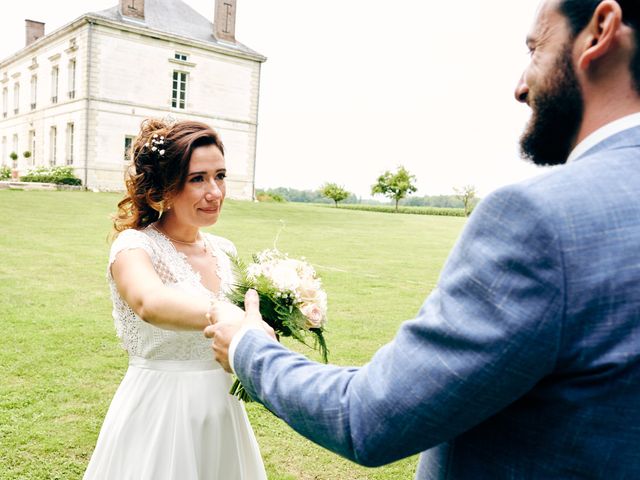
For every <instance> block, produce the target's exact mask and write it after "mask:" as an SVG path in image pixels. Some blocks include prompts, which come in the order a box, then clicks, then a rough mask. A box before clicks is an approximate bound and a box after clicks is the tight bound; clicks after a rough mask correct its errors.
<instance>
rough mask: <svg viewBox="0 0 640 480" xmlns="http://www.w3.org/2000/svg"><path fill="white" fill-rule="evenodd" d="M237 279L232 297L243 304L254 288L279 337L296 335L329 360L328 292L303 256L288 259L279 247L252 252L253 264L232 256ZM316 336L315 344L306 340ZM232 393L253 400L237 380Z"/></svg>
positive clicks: (239, 303) (243, 398)
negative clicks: (326, 333) (324, 333)
mask: <svg viewBox="0 0 640 480" xmlns="http://www.w3.org/2000/svg"><path fill="white" fill-rule="evenodd" d="M231 262H232V264H233V266H234V270H235V273H236V281H235V284H234V286H233V288H232V290H231V292H230V293H229V295H228V298H229V300H230V301H231V302H232V303H234V304H236V305H238V306H239V307H243V306H244V295H245V293H247V290H249V289H254V290H255V291H256V292H258V296H259V298H260V314H261V315H262V319H263V320H264V321H265V322H267V323H268V324H269V325H270V326H271V328H273V330H274V331H275V333H276V336H277V337H278V339H279V338H280V337H293V338H295V339H296V340H298V341H300V342H302V343H304V344H305V345H308V346H310V347H311V348H314V349H315V350H318V351H319V352H320V355H321V356H322V360H323V361H324V362H325V363H326V362H327V360H328V350H327V344H326V342H325V339H324V336H323V332H324V326H325V324H326V321H327V294H326V293H325V291H324V290H323V289H322V282H321V281H320V279H319V278H318V276H317V275H316V271H315V269H314V268H313V267H312V266H311V265H310V264H309V263H307V262H306V261H305V260H304V258H302V259H300V260H298V259H294V258H289V256H288V255H287V254H285V253H282V252H280V251H279V250H277V249H275V248H274V249H271V250H264V251H262V252H260V253H257V254H255V255H253V263H250V264H248V265H247V264H246V263H244V262H243V261H242V260H241V259H240V258H239V257H237V256H231ZM309 337H312V338H313V339H314V342H313V346H311V345H309V344H308V343H307V339H308V338H309ZM230 393H231V394H232V395H235V396H237V397H238V398H240V399H241V400H244V401H251V398H250V397H249V395H248V394H247V393H246V391H245V390H244V387H243V386H242V384H241V383H240V381H239V380H238V379H236V380H235V382H234V384H233V386H232V387H231V391H230Z"/></svg>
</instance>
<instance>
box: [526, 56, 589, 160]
mask: <svg viewBox="0 0 640 480" xmlns="http://www.w3.org/2000/svg"><path fill="white" fill-rule="evenodd" d="M531 110H532V113H531V120H529V123H528V124H527V127H526V129H525V131H524V133H523V134H522V136H521V137H520V151H521V154H522V157H523V158H524V159H526V160H529V161H531V162H533V163H534V164H536V165H561V164H563V163H565V162H566V161H567V157H568V156H569V153H571V150H572V149H573V143H574V140H575V138H576V136H577V134H578V129H579V128H580V124H581V122H582V115H583V111H584V102H583V99H582V92H581V91H580V85H579V84H578V78H577V77H576V73H575V70H574V68H573V65H572V63H571V50H570V45H567V47H566V48H565V49H564V51H563V52H562V53H561V55H560V57H559V58H558V60H557V61H556V63H555V65H554V68H553V71H552V73H551V74H550V75H549V78H548V80H547V81H546V82H545V84H543V85H541V86H540V91H539V92H537V94H536V95H535V97H533V98H532V101H531Z"/></svg>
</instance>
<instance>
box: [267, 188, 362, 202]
mask: <svg viewBox="0 0 640 480" xmlns="http://www.w3.org/2000/svg"><path fill="white" fill-rule="evenodd" d="M261 195H270V196H271V197H275V196H280V197H282V198H283V199H284V200H285V201H287V202H300V203H331V199H329V198H327V197H325V196H323V195H322V192H320V191H318V190H297V189H295V188H286V187H278V188H269V189H266V190H265V189H259V190H256V198H257V199H258V200H259V201H263V200H261V199H260V196H261ZM266 201H270V200H266ZM359 202H360V200H359V199H358V197H356V196H355V195H353V194H349V197H348V198H346V199H345V200H344V202H343V203H359Z"/></svg>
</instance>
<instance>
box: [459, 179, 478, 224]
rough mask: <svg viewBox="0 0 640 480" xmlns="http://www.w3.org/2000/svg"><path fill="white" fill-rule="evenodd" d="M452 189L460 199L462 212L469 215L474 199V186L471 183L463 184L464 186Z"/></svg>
mask: <svg viewBox="0 0 640 480" xmlns="http://www.w3.org/2000/svg"><path fill="white" fill-rule="evenodd" d="M453 190H454V191H455V192H456V196H457V197H458V198H459V199H460V200H461V201H462V204H463V205H464V214H465V215H466V216H467V217H468V216H469V215H471V212H472V210H473V207H474V205H475V199H476V187H474V186H473V185H465V186H464V187H460V188H456V187H454V188H453Z"/></svg>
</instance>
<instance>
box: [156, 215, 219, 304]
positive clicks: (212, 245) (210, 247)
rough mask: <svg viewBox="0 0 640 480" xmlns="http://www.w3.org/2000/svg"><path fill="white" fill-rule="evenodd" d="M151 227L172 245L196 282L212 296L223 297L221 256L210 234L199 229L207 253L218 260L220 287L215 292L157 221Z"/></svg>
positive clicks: (171, 247)
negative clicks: (157, 225)
mask: <svg viewBox="0 0 640 480" xmlns="http://www.w3.org/2000/svg"><path fill="white" fill-rule="evenodd" d="M149 228H150V229H152V230H153V231H154V232H156V233H157V234H158V236H160V237H161V238H162V239H163V240H164V242H165V243H167V244H169V245H170V249H171V251H172V252H173V253H174V254H175V255H176V256H177V257H178V258H179V259H180V260H181V261H182V262H183V264H184V266H185V267H186V269H187V270H188V271H189V273H190V275H191V276H193V278H194V279H195V280H196V283H197V284H198V285H199V286H200V287H201V288H202V289H203V290H204V291H205V292H206V293H207V294H208V295H212V296H214V297H216V298H221V296H222V295H223V288H222V287H223V284H224V280H223V278H222V270H221V265H220V260H219V256H218V255H217V253H216V252H215V250H216V245H215V243H214V242H210V241H209V235H208V234H207V233H205V232H202V231H200V230H198V233H199V234H200V236H201V237H202V241H203V242H205V243H206V244H207V247H208V248H207V251H206V252H205V253H207V254H208V255H210V256H212V257H213V258H214V259H215V261H216V269H215V274H216V276H217V277H218V279H219V280H220V287H219V289H218V292H214V291H213V290H211V289H209V288H207V287H206V286H205V285H204V283H202V275H200V272H197V271H196V270H195V269H194V268H193V265H191V263H189V260H188V258H187V256H186V255H185V254H184V253H183V252H181V251H180V250H178V249H177V248H176V246H175V245H174V244H173V242H172V241H171V239H170V238H169V237H168V236H167V235H165V234H164V233H163V232H162V231H161V230H160V229H159V228H158V227H156V225H155V222H154V223H152V224H150V225H149Z"/></svg>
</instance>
